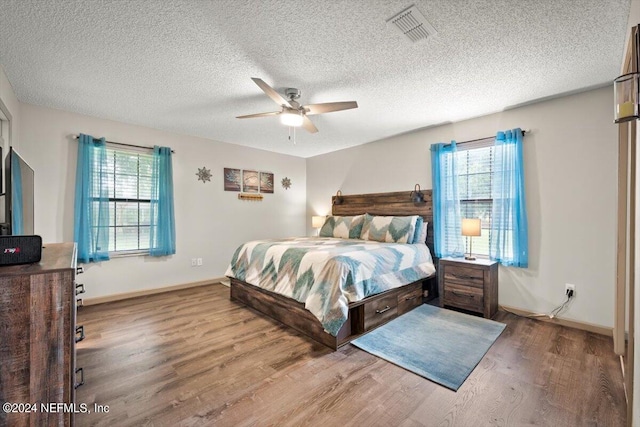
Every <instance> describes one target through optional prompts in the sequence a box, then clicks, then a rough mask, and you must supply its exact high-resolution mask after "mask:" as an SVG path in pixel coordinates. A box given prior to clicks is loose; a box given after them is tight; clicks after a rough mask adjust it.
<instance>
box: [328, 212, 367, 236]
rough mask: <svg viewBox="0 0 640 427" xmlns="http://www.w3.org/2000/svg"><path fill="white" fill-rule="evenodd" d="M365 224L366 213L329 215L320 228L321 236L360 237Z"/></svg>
mask: <svg viewBox="0 0 640 427" xmlns="http://www.w3.org/2000/svg"><path fill="white" fill-rule="evenodd" d="M363 224H364V215H356V216H328V217H327V219H326V220H325V222H324V225H323V226H322V228H321V229H320V237H339V238H341V239H359V238H360V233H361V232H362V225H363Z"/></svg>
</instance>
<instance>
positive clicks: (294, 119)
mask: <svg viewBox="0 0 640 427" xmlns="http://www.w3.org/2000/svg"><path fill="white" fill-rule="evenodd" d="M280 122H282V124H283V125H285V126H293V127H298V126H302V115H301V114H299V113H294V112H291V111H283V112H282V113H280Z"/></svg>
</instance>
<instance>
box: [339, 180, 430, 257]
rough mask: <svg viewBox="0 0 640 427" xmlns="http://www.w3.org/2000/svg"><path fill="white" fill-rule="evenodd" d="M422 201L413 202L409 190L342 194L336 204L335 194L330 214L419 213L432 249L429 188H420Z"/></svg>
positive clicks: (428, 243)
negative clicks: (339, 201) (425, 222)
mask: <svg viewBox="0 0 640 427" xmlns="http://www.w3.org/2000/svg"><path fill="white" fill-rule="evenodd" d="M422 194H424V203H413V201H412V200H411V191H397V192H393V193H372V194H351V195H342V196H341V197H342V203H340V204H336V196H333V197H332V198H331V203H332V206H333V208H332V210H331V212H332V214H333V215H340V216H351V215H361V214H365V213H368V214H370V215H398V216H400V215H420V216H421V217H422V218H423V219H424V220H425V221H427V223H428V225H427V246H428V247H429V250H430V251H431V255H432V256H434V257H435V255H434V250H433V244H434V243H433V203H432V198H431V190H422Z"/></svg>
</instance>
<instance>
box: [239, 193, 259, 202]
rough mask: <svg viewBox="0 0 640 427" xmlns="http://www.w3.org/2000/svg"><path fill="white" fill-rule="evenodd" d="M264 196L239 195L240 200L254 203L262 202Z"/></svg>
mask: <svg viewBox="0 0 640 427" xmlns="http://www.w3.org/2000/svg"><path fill="white" fill-rule="evenodd" d="M263 197H264V196H263V195H262V194H250V193H240V194H238V199H240V200H250V201H254V202H261V201H262V198H263Z"/></svg>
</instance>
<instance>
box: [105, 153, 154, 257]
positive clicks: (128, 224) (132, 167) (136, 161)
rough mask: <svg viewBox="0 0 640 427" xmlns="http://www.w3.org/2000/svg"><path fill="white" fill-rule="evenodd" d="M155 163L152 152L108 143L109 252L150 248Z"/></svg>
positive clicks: (143, 250) (106, 165)
mask: <svg viewBox="0 0 640 427" xmlns="http://www.w3.org/2000/svg"><path fill="white" fill-rule="evenodd" d="M152 165H153V161H152V155H151V154H150V153H149V154H147V153H146V152H137V151H129V150H123V149H120V148H118V149H114V148H111V147H109V146H107V149H106V163H105V165H104V167H103V168H102V173H104V174H106V176H107V179H106V184H107V194H108V197H109V252H119V253H126V252H147V251H148V250H149V229H150V204H151V182H152V181H151V179H152ZM96 170H100V168H99V167H97V168H96ZM96 203H97V202H96Z"/></svg>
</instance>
